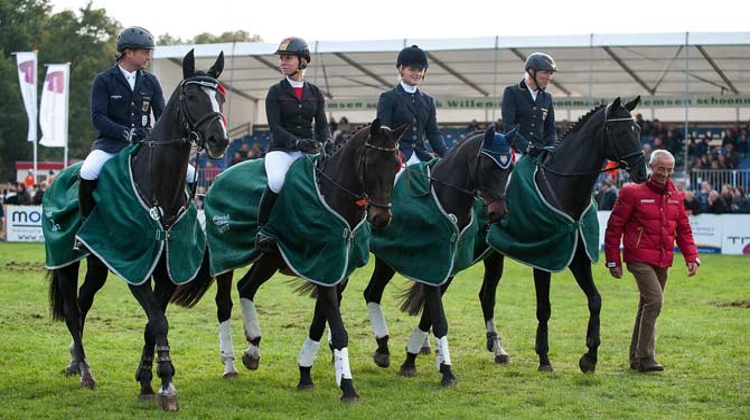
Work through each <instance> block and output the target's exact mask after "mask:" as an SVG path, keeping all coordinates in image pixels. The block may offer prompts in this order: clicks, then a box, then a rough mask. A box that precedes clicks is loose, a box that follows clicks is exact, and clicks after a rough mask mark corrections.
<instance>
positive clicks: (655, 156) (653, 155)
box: [648, 149, 674, 165]
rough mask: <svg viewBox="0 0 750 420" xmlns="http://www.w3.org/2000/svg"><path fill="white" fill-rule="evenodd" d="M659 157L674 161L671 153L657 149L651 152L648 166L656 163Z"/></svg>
mask: <svg viewBox="0 0 750 420" xmlns="http://www.w3.org/2000/svg"><path fill="white" fill-rule="evenodd" d="M661 157H668V158H669V159H672V161H674V156H672V154H671V153H669V152H668V151H666V150H664V149H657V150H654V151H653V152H651V158H650V159H649V160H648V164H649V165H653V164H655V163H656V161H657V160H659V158H661Z"/></svg>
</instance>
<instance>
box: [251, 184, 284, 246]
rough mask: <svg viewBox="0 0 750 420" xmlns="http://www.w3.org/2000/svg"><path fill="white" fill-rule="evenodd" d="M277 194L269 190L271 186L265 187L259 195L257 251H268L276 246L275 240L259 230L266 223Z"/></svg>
mask: <svg viewBox="0 0 750 420" xmlns="http://www.w3.org/2000/svg"><path fill="white" fill-rule="evenodd" d="M278 196H279V195H278V194H276V193H275V192H273V191H271V188H269V187H266V189H265V190H264V191H263V195H262V196H261V197H260V204H259V205H258V232H257V233H256V235H255V249H257V250H258V251H261V252H270V251H273V250H274V249H275V248H276V240H275V239H274V238H272V237H270V236H266V235H264V234H263V233H262V232H261V230H262V229H263V227H264V226H265V225H266V224H267V223H268V218H269V216H270V215H271V210H272V209H273V205H274V203H276V197H278Z"/></svg>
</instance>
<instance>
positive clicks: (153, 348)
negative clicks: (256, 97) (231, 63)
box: [48, 50, 229, 410]
mask: <svg viewBox="0 0 750 420" xmlns="http://www.w3.org/2000/svg"><path fill="white" fill-rule="evenodd" d="M223 68H224V54H223V53H221V54H220V55H219V57H218V58H217V59H216V62H215V63H214V65H213V66H212V67H211V68H210V69H209V70H208V71H207V72H203V71H196V70H195V59H194V55H193V51H192V50H191V51H190V52H189V53H188V54H187V55H186V56H185V57H184V59H183V61H182V70H183V76H184V80H182V81H181V82H180V84H179V85H178V86H177V88H176V89H175V91H174V93H173V94H172V96H171V97H170V99H169V101H168V103H167V105H166V109H165V110H164V113H163V115H162V116H161V118H160V119H159V121H157V123H156V125H155V126H154V128H153V132H152V133H151V138H150V139H148V140H145V141H144V144H143V145H141V147H140V149H139V151H138V152H136V153H135V154H134V155H132V156H131V158H130V167H131V172H132V174H133V181H134V184H135V186H136V189H137V191H138V193H139V195H140V200H141V201H142V203H144V204H145V205H147V206H148V208H151V209H156V212H154V215H155V216H156V218H157V219H158V220H159V222H160V223H161V224H162V226H163V227H164V229H165V230H166V229H168V228H169V226H171V225H172V224H173V223H175V222H176V220H178V218H179V217H180V216H181V215H182V214H183V212H185V211H186V209H187V207H188V205H189V200H190V198H189V197H188V195H187V194H186V193H185V192H186V188H185V185H186V183H185V173H186V170H187V165H188V159H189V155H190V150H191V145H193V144H195V145H196V146H197V147H198V148H199V149H203V148H205V149H206V150H207V152H208V154H209V156H211V157H213V158H218V157H221V156H223V155H224V152H225V151H226V148H227V146H228V145H229V138H228V135H227V131H226V126H225V123H224V120H223V115H222V113H221V109H222V106H223V104H224V99H225V98H224V93H223V87H221V85H220V84H219V82H218V81H217V80H216V79H217V78H218V77H219V75H220V74H221V72H222V70H223ZM106 188H107V185H106V184H105V183H102V182H100V186H99V189H106ZM98 205H99V206H107V202H101V203H99V204H98ZM154 215H152V217H153V216H154ZM114 242H116V241H114ZM71 246H72V244H71ZM113 246H114V247H116V246H117V245H116V244H114V245H113ZM166 254H167V252H166V251H162V253H161V255H160V256H159V258H158V263H157V264H156V266H155V268H153V271H152V272H151V277H152V279H153V282H154V289H153V290H152V287H151V281H150V280H147V281H145V282H144V283H142V284H140V285H132V284H131V285H129V287H130V290H131V292H132V294H133V296H134V297H135V298H136V300H137V301H138V302H139V303H140V304H141V306H142V307H143V309H144V311H145V312H146V315H147V316H148V324H147V325H146V328H145V331H144V342H145V343H144V346H143V351H142V354H141V360H140V364H139V366H138V369H137V370H136V380H137V381H138V382H140V386H141V391H140V397H141V399H142V400H153V399H156V400H157V402H158V403H159V405H160V406H161V407H162V408H164V409H165V410H177V409H178V407H179V405H178V401H177V391H176V389H175V387H174V385H173V383H172V379H173V376H174V373H175V369H174V366H173V365H172V362H171V358H170V351H169V343H168V341H167V332H168V323H167V318H166V315H165V311H166V308H167V304H168V303H169V298H170V296H171V295H172V293H173V292H174V290H175V288H176V286H175V284H174V283H173V282H172V280H171V279H170V276H169V273H168V272H167V268H166V261H165V260H166ZM203 265H204V266H205V267H202V268H201V270H200V272H199V273H198V276H199V277H200V276H207V275H208V270H207V265H208V264H207V259H204V263H203ZM79 266H80V260H78V261H75V262H74V263H72V264H70V265H66V266H64V267H58V268H55V269H52V270H50V271H49V273H48V275H49V277H50V289H49V294H50V306H51V309H52V315H53V318H54V319H57V320H63V319H64V320H65V322H66V324H67V327H68V330H69V331H70V334H71V335H72V337H73V343H72V344H71V349H70V350H71V356H72V360H71V362H70V364H69V365H68V367H67V369H66V375H73V374H80V375H81V386H82V387H84V388H94V386H95V385H96V381H95V380H94V377H93V376H92V374H91V369H90V368H89V364H88V362H87V360H86V355H85V352H84V349H83V342H82V338H83V327H84V323H85V320H86V315H87V313H88V311H89V309H91V306H92V304H93V300H94V295H95V294H96V292H97V291H99V290H100V289H101V288H102V286H103V285H104V283H105V281H106V279H107V274H108V267H107V266H106V265H105V264H104V263H103V262H102V261H101V260H100V259H99V258H97V257H96V256H94V255H93V254H90V255H89V256H88V257H87V266H88V270H87V271H86V276H85V280H84V283H83V285H82V286H81V289H80V291H77V286H78V272H79ZM155 352H156V356H157V357H156V361H157V374H158V376H159V378H161V388H160V389H159V395H158V399H157V398H156V394H155V393H154V390H153V388H152V387H151V380H152V372H151V370H152V363H153V360H154V353H155Z"/></svg>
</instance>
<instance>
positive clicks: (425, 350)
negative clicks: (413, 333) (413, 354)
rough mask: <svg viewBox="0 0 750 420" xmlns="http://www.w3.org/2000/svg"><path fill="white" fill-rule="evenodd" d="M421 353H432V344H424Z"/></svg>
mask: <svg viewBox="0 0 750 420" xmlns="http://www.w3.org/2000/svg"><path fill="white" fill-rule="evenodd" d="M419 353H420V354H430V353H432V348H430V346H422V348H421V349H419Z"/></svg>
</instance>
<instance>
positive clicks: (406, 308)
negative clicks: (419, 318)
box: [399, 281, 425, 316]
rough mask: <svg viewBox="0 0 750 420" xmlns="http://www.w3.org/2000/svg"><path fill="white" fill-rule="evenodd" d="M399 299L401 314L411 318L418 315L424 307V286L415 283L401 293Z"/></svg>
mask: <svg viewBox="0 0 750 420" xmlns="http://www.w3.org/2000/svg"><path fill="white" fill-rule="evenodd" d="M399 297H400V298H401V312H406V313H408V314H409V315H411V316H416V315H419V312H421V311H422V308H423V307H424V301H425V293H424V285H423V284H422V283H420V282H417V281H415V282H414V284H412V286H411V287H410V288H409V289H408V290H405V291H403V292H401V293H400V294H399Z"/></svg>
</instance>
